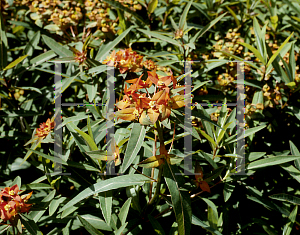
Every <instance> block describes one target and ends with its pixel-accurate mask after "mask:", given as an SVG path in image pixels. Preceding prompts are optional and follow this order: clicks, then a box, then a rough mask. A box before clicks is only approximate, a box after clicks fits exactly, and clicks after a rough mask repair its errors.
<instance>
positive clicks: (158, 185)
mask: <svg viewBox="0 0 300 235" xmlns="http://www.w3.org/2000/svg"><path fill="white" fill-rule="evenodd" d="M162 172H163V165H160V166H159V171H158V176H157V183H156V189H155V193H154V195H153V197H152V198H151V200H150V202H149V203H148V206H150V205H152V204H153V203H154V202H155V201H156V199H157V197H158V195H159V192H160V185H161V178H162ZM148 206H147V207H148Z"/></svg>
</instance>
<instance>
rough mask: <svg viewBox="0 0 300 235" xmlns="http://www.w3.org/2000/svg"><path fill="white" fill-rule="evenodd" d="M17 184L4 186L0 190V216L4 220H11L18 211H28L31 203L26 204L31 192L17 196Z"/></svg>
mask: <svg viewBox="0 0 300 235" xmlns="http://www.w3.org/2000/svg"><path fill="white" fill-rule="evenodd" d="M19 192H20V190H19V187H18V185H14V186H12V187H6V188H4V189H2V190H1V191H0V216H1V219H2V220H3V221H4V222H6V221H7V220H12V219H13V218H14V217H15V216H16V215H17V214H18V213H24V212H28V211H29V210H30V207H31V205H32V204H26V202H27V201H28V199H29V198H30V197H31V194H32V192H31V193H29V194H28V195H24V196H19V195H18V194H19Z"/></svg>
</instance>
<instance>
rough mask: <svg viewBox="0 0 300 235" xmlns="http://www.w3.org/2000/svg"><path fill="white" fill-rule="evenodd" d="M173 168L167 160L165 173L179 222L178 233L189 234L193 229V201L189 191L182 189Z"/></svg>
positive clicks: (164, 167)
mask: <svg viewBox="0 0 300 235" xmlns="http://www.w3.org/2000/svg"><path fill="white" fill-rule="evenodd" d="M172 168H173V166H171V165H169V164H168V163H167V162H166V163H165V164H164V166H163V174H164V177H165V181H166V183H167V186H168V189H169V191H170V194H171V200H172V204H173V209H174V212H175V217H176V222H177V223H178V233H179V235H187V234H190V230H191V219H192V218H191V217H192V210H191V201H190V197H189V194H188V193H187V192H183V191H180V189H179V186H178V180H177V179H176V176H175V174H176V173H175V172H173V170H172Z"/></svg>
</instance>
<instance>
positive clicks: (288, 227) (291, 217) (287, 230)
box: [283, 205, 298, 235]
mask: <svg viewBox="0 0 300 235" xmlns="http://www.w3.org/2000/svg"><path fill="white" fill-rule="evenodd" d="M297 211H298V205H297V206H295V208H294V210H293V211H292V212H291V214H290V215H289V221H290V222H288V223H287V224H286V225H285V226H284V228H283V234H284V235H290V234H291V232H292V229H293V226H294V223H295V220H296V216H297Z"/></svg>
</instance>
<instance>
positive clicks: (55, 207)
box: [49, 197, 66, 216]
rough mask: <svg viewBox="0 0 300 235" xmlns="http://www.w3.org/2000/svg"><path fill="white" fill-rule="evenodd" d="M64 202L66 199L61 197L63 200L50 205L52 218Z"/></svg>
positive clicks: (52, 202) (55, 200) (53, 201)
mask: <svg viewBox="0 0 300 235" xmlns="http://www.w3.org/2000/svg"><path fill="white" fill-rule="evenodd" d="M64 200H66V197H61V198H58V199H53V200H52V201H51V202H50V205H49V216H52V215H53V214H54V213H55V211H56V210H57V208H58V207H59V205H61V204H62V203H63V202H64Z"/></svg>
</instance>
